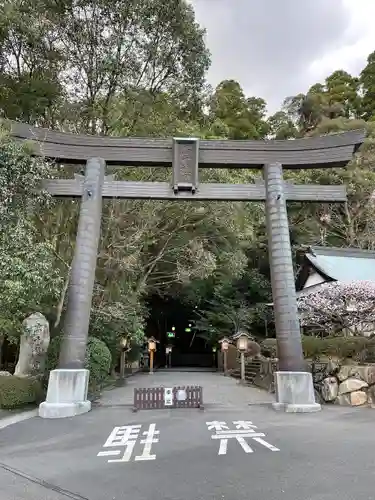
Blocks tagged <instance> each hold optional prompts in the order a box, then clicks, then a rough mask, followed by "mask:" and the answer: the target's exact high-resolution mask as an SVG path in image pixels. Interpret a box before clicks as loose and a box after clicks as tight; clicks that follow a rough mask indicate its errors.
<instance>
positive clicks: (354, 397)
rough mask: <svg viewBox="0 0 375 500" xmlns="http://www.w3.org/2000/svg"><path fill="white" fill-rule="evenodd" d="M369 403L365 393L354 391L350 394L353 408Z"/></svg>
mask: <svg viewBox="0 0 375 500" xmlns="http://www.w3.org/2000/svg"><path fill="white" fill-rule="evenodd" d="M366 403H367V394H366V393H365V391H354V392H351V393H350V404H351V406H362V405H364V404H366Z"/></svg>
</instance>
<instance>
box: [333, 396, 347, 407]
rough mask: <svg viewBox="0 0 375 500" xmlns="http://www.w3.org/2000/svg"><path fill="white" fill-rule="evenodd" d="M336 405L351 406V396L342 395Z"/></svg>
mask: <svg viewBox="0 0 375 500" xmlns="http://www.w3.org/2000/svg"><path fill="white" fill-rule="evenodd" d="M335 404H337V405H340V406H351V403H350V394H340V395H339V396H337V398H336V399H335Z"/></svg>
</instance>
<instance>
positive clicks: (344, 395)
mask: <svg viewBox="0 0 375 500" xmlns="http://www.w3.org/2000/svg"><path fill="white" fill-rule="evenodd" d="M319 386H320V391H319V388H318V391H319V392H320V394H321V397H322V399H323V401H324V402H326V403H334V404H339V405H344V406H369V407H371V408H375V365H374V364H369V365H363V366H360V365H342V366H341V367H339V368H338V370H336V373H334V374H331V375H329V376H327V377H325V378H324V379H323V380H322V382H321V383H320V384H319Z"/></svg>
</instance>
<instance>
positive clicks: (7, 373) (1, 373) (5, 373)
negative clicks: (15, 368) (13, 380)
mask: <svg viewBox="0 0 375 500" xmlns="http://www.w3.org/2000/svg"><path fill="white" fill-rule="evenodd" d="M11 376H12V374H11V373H10V372H3V371H0V377H11Z"/></svg>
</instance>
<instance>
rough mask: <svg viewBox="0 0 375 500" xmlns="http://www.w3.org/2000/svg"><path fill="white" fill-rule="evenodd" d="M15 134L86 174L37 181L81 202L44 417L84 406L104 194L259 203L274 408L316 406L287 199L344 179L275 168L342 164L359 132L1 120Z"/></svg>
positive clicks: (323, 192)
mask: <svg viewBox="0 0 375 500" xmlns="http://www.w3.org/2000/svg"><path fill="white" fill-rule="evenodd" d="M10 127H11V134H12V136H13V137H14V139H16V140H32V141H34V154H35V155H42V156H44V157H46V158H50V159H53V160H55V161H56V162H58V163H60V164H78V165H83V164H86V171H85V176H84V177H83V176H78V175H76V176H75V178H74V179H56V180H55V179H54V180H48V181H46V182H45V183H44V186H45V188H46V189H47V190H48V191H49V192H50V194H51V195H52V196H57V197H79V198H81V209H80V216H79V223H78V231H77V240H76V246H75V253H74V258H73V262H72V267H71V279H70V285H69V292H68V305H67V313H66V319H65V324H64V337H65V340H64V342H63V345H62V350H61V353H60V361H59V368H58V369H57V370H53V371H52V372H51V374H50V379H49V384H48V392H47V398H46V401H45V402H43V403H42V404H41V405H40V409H39V414H40V416H41V417H45V418H59V417H65V416H73V415H77V414H79V413H84V412H86V411H89V410H90V408H91V406H90V402H89V401H87V384H88V376H89V373H88V371H87V370H85V369H84V360H85V352H86V343H87V337H88V328H89V320H90V309H91V300H92V293H93V286H94V279H95V268H96V260H97V252H98V243H99V238H100V224H101V214H102V199H103V198H125V199H155V200H181V201H183V200H184V201H194V200H212V201H214V200H220V201H224V200H228V201H248V202H249V201H257V202H259V201H265V204H266V220H267V232H268V246H269V262H270V269H271V284H272V298H273V304H274V311H275V326H276V336H277V348H278V357H279V371H278V372H277V373H276V375H275V376H276V402H275V403H274V407H275V408H276V409H283V410H285V411H290V412H296V411H299V412H301V411H306V412H307V411H317V410H319V409H320V405H319V404H317V403H316V402H315V396H314V388H313V382H312V377H311V374H310V373H309V372H307V371H306V365H305V361H304V358H303V352H302V345H301V334H300V325H299V320H298V312H297V302H296V291H295V282H294V275H293V265H292V253H291V246H290V238H289V225H288V217H287V209H286V203H287V201H310V202H329V203H338V202H345V201H346V189H345V186H337V185H335V186H321V185H293V184H289V183H286V182H284V181H283V169H303V168H333V167H345V166H346V165H347V163H348V162H349V161H350V160H351V158H352V156H353V154H354V153H355V152H356V151H357V149H358V148H359V146H360V145H361V144H362V142H363V140H364V133H363V131H351V132H345V133H342V134H335V135H329V136H324V137H316V138H308V139H296V140H287V141H230V140H221V141H217V140H210V141H205V140H199V139H194V138H174V139H138V138H117V137H100V136H87V135H74V134H65V133H61V132H55V131H52V130H46V129H40V128H34V127H31V126H29V125H26V124H22V123H15V122H11V123H10ZM106 165H119V166H133V167H134V166H151V167H160V166H162V167H165V166H167V167H172V176H171V182H170V183H167V182H131V181H130V182H129V181H115V180H113V177H112V176H108V177H106V175H105V167H106ZM199 168H243V169H258V170H260V171H261V172H262V174H263V179H262V180H260V181H259V182H257V183H255V184H220V183H217V184H210V183H203V184H200V183H199V175H198V174H199Z"/></svg>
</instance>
